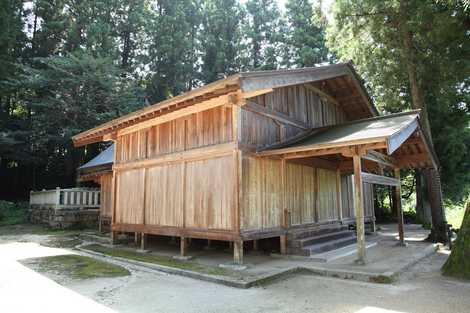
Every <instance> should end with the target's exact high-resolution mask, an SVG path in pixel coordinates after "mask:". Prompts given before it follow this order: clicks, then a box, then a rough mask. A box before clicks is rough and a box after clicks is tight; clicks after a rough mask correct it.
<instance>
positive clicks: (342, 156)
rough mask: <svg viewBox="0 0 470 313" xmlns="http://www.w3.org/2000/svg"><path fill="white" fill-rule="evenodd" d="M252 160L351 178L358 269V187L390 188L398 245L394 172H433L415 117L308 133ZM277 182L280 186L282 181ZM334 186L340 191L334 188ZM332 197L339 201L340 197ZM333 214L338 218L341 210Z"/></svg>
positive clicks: (362, 254)
mask: <svg viewBox="0 0 470 313" xmlns="http://www.w3.org/2000/svg"><path fill="white" fill-rule="evenodd" d="M258 156H261V157H269V158H280V159H281V162H282V167H283V168H284V167H285V164H286V162H293V161H299V160H302V161H301V162H303V163H308V164H311V165H320V164H321V165H322V166H324V167H325V166H327V167H331V168H333V169H334V168H336V170H337V173H338V175H337V177H338V179H339V177H340V175H341V174H344V173H352V174H353V177H354V184H353V190H354V192H353V193H354V209H355V219H356V232H357V257H358V258H357V262H358V263H360V264H365V262H366V251H365V246H366V245H365V227H364V204H363V196H362V194H363V182H366V183H370V184H378V185H387V186H392V187H393V189H394V197H395V199H396V203H397V214H398V216H397V221H398V232H399V244H401V245H404V244H405V242H404V231H403V210H402V204H401V187H400V169H402V168H425V167H435V168H437V158H436V156H435V154H434V151H433V150H432V146H431V145H430V143H429V141H428V139H427V138H426V137H425V136H424V134H423V132H422V131H421V126H420V121H419V111H411V112H405V113H399V114H393V115H388V116H381V117H374V118H369V119H363V120H356V121H353V122H349V123H345V124H339V125H335V126H328V127H324V128H320V129H314V130H312V131H311V132H310V133H308V134H303V135H302V136H300V137H298V138H294V139H293V140H290V141H289V142H285V143H283V144H279V145H274V146H271V147H268V148H265V149H263V150H261V151H259V152H258ZM281 173H282V174H284V173H285V171H281ZM281 180H282V182H283V184H285V177H284V175H282V177H281ZM337 186H339V188H341V184H340V183H338V182H337ZM337 195H338V196H339V197H341V192H338V193H337ZM341 202H342V201H338V203H340V204H341ZM339 212H340V214H341V212H342V210H341V209H340V210H339ZM340 218H341V217H340ZM285 223H286V224H287V223H288V221H285ZM285 226H286V227H288V226H289V225H285Z"/></svg>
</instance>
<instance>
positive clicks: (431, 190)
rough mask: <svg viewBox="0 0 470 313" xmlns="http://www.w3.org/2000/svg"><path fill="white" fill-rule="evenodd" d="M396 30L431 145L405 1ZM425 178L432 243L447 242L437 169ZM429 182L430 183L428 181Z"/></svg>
mask: <svg viewBox="0 0 470 313" xmlns="http://www.w3.org/2000/svg"><path fill="white" fill-rule="evenodd" d="M399 10H400V11H399V20H398V24H397V25H398V28H399V29H398V30H399V33H400V35H401V40H402V55H403V58H404V60H405V65H406V71H407V74H408V79H409V83H410V89H411V99H412V106H413V108H414V109H420V110H421V122H422V126H423V133H424V135H425V136H426V137H428V139H429V140H430V142H431V144H432V135H431V127H430V125H429V118H428V111H427V108H426V103H425V100H424V92H423V89H422V87H421V85H420V81H419V77H418V58H417V56H416V50H415V47H414V44H413V33H412V31H411V30H410V28H409V26H408V22H409V13H410V10H409V7H408V1H407V0H401V1H400V9H399ZM426 172H428V174H427V175H426V176H424V177H425V180H426V181H427V182H426V183H427V185H428V186H429V187H428V195H429V199H430V204H431V213H432V233H431V239H432V240H433V241H436V240H438V241H443V242H446V241H447V232H446V219H445V212H444V208H443V206H442V191H441V179H440V175H439V172H438V171H437V169H429V170H426ZM429 180H430V181H429Z"/></svg>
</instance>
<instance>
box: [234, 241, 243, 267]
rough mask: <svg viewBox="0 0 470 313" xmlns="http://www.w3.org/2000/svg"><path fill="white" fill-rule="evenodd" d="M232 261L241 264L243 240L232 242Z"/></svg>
mask: <svg viewBox="0 0 470 313" xmlns="http://www.w3.org/2000/svg"><path fill="white" fill-rule="evenodd" d="M233 262H234V263H235V264H243V241H234V242H233Z"/></svg>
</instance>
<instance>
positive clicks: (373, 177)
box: [361, 172, 400, 186]
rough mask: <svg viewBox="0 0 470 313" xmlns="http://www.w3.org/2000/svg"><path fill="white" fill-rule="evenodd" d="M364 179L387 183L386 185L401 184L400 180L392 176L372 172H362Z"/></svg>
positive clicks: (377, 183) (365, 181)
mask: <svg viewBox="0 0 470 313" xmlns="http://www.w3.org/2000/svg"><path fill="white" fill-rule="evenodd" d="M361 177H362V181H363V182H364V183H369V184H376V185H385V186H400V180H399V179H396V178H392V177H387V176H381V175H375V174H371V173H365V172H362V173H361Z"/></svg>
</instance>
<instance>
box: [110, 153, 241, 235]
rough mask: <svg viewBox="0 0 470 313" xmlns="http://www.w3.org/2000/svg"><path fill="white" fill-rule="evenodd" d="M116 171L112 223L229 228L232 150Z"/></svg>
mask: <svg viewBox="0 0 470 313" xmlns="http://www.w3.org/2000/svg"><path fill="white" fill-rule="evenodd" d="M144 171H145V178H144ZM117 174H118V175H117V181H118V185H117V186H118V188H117V189H118V191H117V192H118V199H117V206H116V222H117V223H123V224H142V223H145V224H146V225H156V226H173V227H189V228H201V229H209V230H210V229H214V230H233V229H235V214H236V213H237V211H236V209H237V207H236V201H237V196H236V190H235V181H236V180H235V178H236V173H235V159H234V156H233V155H232V154H230V155H227V156H223V157H218V158H211V159H205V160H198V161H183V162H178V163H172V164H165V165H161V166H153V167H149V168H147V169H134V170H124V171H119V172H118V173H117ZM144 181H145V182H144ZM144 189H145V193H144ZM144 197H145V199H144ZM144 203H145V207H144ZM144 211H145V213H144ZM144 214H145V222H144V219H143V217H144Z"/></svg>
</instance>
